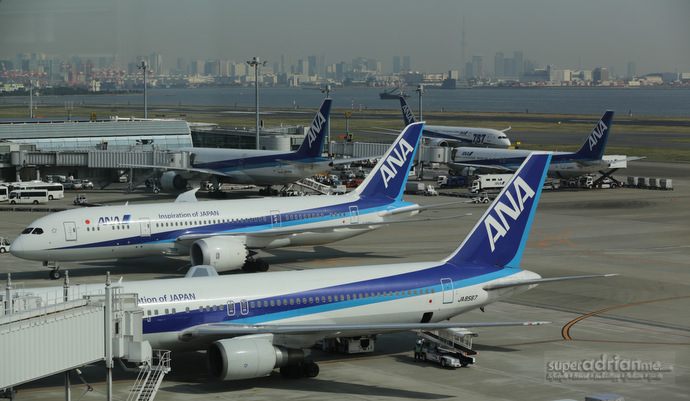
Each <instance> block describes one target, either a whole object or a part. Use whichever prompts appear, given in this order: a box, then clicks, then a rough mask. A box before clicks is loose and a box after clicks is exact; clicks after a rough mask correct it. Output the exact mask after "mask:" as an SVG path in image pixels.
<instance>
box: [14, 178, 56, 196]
mask: <svg viewBox="0 0 690 401" xmlns="http://www.w3.org/2000/svg"><path fill="white" fill-rule="evenodd" d="M12 190H46V191H48V199H49V200H53V199H62V198H64V197H65V187H64V186H63V185H62V184H58V183H48V182H43V181H28V182H20V183H15V184H14V187H13V188H12Z"/></svg>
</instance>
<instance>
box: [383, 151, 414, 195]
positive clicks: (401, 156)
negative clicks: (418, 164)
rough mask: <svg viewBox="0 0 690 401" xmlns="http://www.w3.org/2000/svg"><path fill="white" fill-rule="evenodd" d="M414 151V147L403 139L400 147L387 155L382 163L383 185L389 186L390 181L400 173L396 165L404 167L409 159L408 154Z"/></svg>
mask: <svg viewBox="0 0 690 401" xmlns="http://www.w3.org/2000/svg"><path fill="white" fill-rule="evenodd" d="M413 152H414V147H412V146H410V144H409V143H407V141H406V140H404V139H401V140H400V142H399V143H398V147H397V148H395V149H393V151H392V152H391V153H390V154H389V155H388V157H386V160H384V162H383V164H382V165H381V177H382V178H383V185H384V186H385V187H386V188H388V181H390V180H392V179H393V178H395V176H396V175H397V174H398V169H397V168H396V167H395V166H398V167H402V166H403V165H404V164H405V162H406V161H407V155H409V154H410V153H413Z"/></svg>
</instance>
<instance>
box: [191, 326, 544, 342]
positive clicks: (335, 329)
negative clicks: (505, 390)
mask: <svg viewBox="0 0 690 401" xmlns="http://www.w3.org/2000/svg"><path fill="white" fill-rule="evenodd" d="M544 324H551V322H475V323H448V322H443V323H380V324H304V325H302V324H285V325H282V324H281V325H278V324H269V325H245V324H234V323H207V324H200V325H198V326H194V327H190V328H188V329H186V330H183V331H182V332H180V333H179V334H178V338H180V339H181V340H183V341H190V340H198V339H208V340H215V339H219V338H228V337H235V336H244V335H250V334H284V335H318V337H320V338H327V337H349V336H355V335H364V334H379V333H391V332H396V331H407V330H434V329H448V328H460V327H462V328H477V327H503V326H539V325H544Z"/></svg>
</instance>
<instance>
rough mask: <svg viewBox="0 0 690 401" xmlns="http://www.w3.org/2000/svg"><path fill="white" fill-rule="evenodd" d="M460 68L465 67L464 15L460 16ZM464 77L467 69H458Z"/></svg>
mask: <svg viewBox="0 0 690 401" xmlns="http://www.w3.org/2000/svg"><path fill="white" fill-rule="evenodd" d="M460 68H465V16H464V15H463V16H462V36H461V39H460ZM460 73H461V74H462V75H463V76H464V77H466V76H467V71H460Z"/></svg>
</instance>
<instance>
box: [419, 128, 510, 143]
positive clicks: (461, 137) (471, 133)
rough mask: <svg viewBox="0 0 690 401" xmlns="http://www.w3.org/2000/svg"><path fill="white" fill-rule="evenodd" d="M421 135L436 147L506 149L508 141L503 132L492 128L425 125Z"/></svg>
mask: <svg viewBox="0 0 690 401" xmlns="http://www.w3.org/2000/svg"><path fill="white" fill-rule="evenodd" d="M422 135H423V136H424V137H425V138H430V139H431V140H432V143H433V144H437V146H450V147H456V146H472V147H488V148H507V147H509V146H510V139H508V136H507V135H506V134H505V132H503V131H499V130H495V129H492V128H476V127H451V126H443V125H425V126H424V132H423V133H422Z"/></svg>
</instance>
